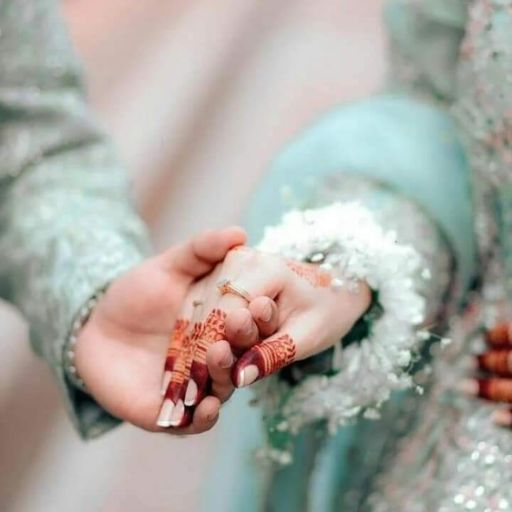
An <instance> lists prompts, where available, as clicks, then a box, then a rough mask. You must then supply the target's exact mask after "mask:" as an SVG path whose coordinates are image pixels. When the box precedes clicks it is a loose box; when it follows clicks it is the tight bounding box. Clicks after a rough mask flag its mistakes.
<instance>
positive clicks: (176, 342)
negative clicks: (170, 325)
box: [165, 318, 190, 371]
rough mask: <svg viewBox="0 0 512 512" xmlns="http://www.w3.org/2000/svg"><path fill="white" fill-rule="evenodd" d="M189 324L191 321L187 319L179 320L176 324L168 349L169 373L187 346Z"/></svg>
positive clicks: (166, 360)
mask: <svg viewBox="0 0 512 512" xmlns="http://www.w3.org/2000/svg"><path fill="white" fill-rule="evenodd" d="M189 324H190V321H189V320H187V319H186V318H178V320H176V323H175V324H174V330H173V332H172V334H171V339H170V341H169V347H168V349H167V357H166V359H165V369H166V370H168V371H172V368H173V366H174V362H175V361H176V359H177V358H178V356H179V354H180V352H181V350H182V349H183V347H184V345H185V339H186V334H187V329H188V326H189Z"/></svg>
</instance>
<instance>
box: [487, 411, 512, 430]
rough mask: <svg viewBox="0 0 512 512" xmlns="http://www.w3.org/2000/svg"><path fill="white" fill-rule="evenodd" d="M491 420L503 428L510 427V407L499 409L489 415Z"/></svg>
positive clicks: (511, 416) (511, 420) (511, 418)
mask: <svg viewBox="0 0 512 512" xmlns="http://www.w3.org/2000/svg"><path fill="white" fill-rule="evenodd" d="M491 419H492V421H493V422H494V423H495V424H496V425H498V426H500V427H505V428H512V409H499V410H497V411H494V412H493V414H492V415H491Z"/></svg>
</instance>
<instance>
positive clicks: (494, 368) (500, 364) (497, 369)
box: [476, 350, 512, 377]
mask: <svg viewBox="0 0 512 512" xmlns="http://www.w3.org/2000/svg"><path fill="white" fill-rule="evenodd" d="M476 361H477V365H478V368H479V369H480V370H484V371H488V372H492V373H495V374H496V375H499V376H502V377H510V376H512V351H510V350H490V351H489V352H485V353H483V354H480V355H478V356H476Z"/></svg>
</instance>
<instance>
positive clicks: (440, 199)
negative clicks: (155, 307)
mask: <svg viewBox="0 0 512 512" xmlns="http://www.w3.org/2000/svg"><path fill="white" fill-rule="evenodd" d="M340 171H347V172H350V173H351V174H354V173H355V174H357V173H359V174H361V175H362V176H365V177H369V178H374V179H376V180H379V181H382V182H384V183H387V184H389V185H391V186H392V187H394V188H395V189H396V190H397V191H399V192H401V193H403V194H406V195H407V196H409V197H410V198H412V199H414V200H415V201H417V202H418V203H419V204H421V205H422V206H423V207H424V209H425V210H426V211H427V212H429V214H430V215H431V216H432V217H433V219H435V221H437V223H438V225H439V226H440V227H441V229H442V230H443V231H444V232H445V234H446V236H447V238H448V240H449V242H450V243H451V245H452V247H453V250H454V251H455V254H456V260H457V263H458V265H459V276H460V281H461V282H462V283H463V287H467V286H468V284H469V282H470V280H471V277H472V276H473V274H474V271H475V259H476V258H475V253H476V250H475V240H474V236H473V226H472V205H471V194H470V181H469V176H468V169H467V165H466V160H465V157H464V153H463V149H462V147H461V145H460V144H459V142H458V140H457V139H456V136H455V127H454V125H453V123H452V121H451V119H450V117H449V116H448V114H446V113H445V112H443V111H442V110H441V109H438V108H436V107H434V106H430V105H427V104H425V103H422V102H419V101H416V100H413V99H409V98H407V97H404V96H402V97H400V96H389V95H383V96H379V97H375V98H371V99H368V100H365V101H361V102H358V103H355V104H351V105H347V106H341V107H339V108H337V109H335V110H333V111H331V112H330V113H329V114H327V115H326V116H324V117H323V118H322V119H320V120H319V121H318V122H317V123H316V124H314V125H313V126H312V127H310V128H308V129H306V130H305V131H304V133H303V134H302V135H301V136H299V137H298V138H297V139H296V140H295V141H293V142H292V143H291V144H289V145H288V146H287V147H286V148H285V149H284V151H283V152H282V153H281V154H280V155H279V156H278V158H277V159H276V160H275V162H274V164H273V165H272V166H271V168H270V170H269V172H268V173H267V174H266V176H265V177H264V179H263V181H262V182H261V184H260V186H259V187H258V189H257V191H256V193H255V195H254V198H253V200H252V202H251V204H250V205H249V208H248V214H247V221H246V227H247V228H248V230H249V234H250V239H251V242H252V243H256V242H257V241H258V240H259V239H260V237H261V236H262V233H263V230H264V227H265V226H266V225H269V224H273V223H275V222H277V221H278V220H279V218H280V217H281V215H282V214H283V213H284V212H285V211H286V210H287V209H289V208H290V207H293V206H297V205H298V206H300V205H301V204H302V203H304V202H305V201H307V198H308V196H309V195H310V192H311V191H312V189H313V188H314V187H315V183H318V180H319V179H320V178H321V177H322V176H326V175H329V174H332V173H335V172H340ZM355 199H356V198H355ZM233 400H234V401H233V403H232V404H231V405H230V406H229V408H228V409H227V411H226V414H225V415H224V418H223V421H222V422H221V424H220V432H219V435H220V442H219V444H218V446H219V451H218V455H217V457H216V458H215V460H214V463H213V468H214V470H213V472H212V478H211V479H209V483H208V489H207V492H206V494H205V500H204V503H203V507H202V510H205V511H208V512H217V511H218V512H238V511H239V510H244V511H246V512H253V511H254V512H257V511H260V510H265V511H269V510H279V511H286V510H290V511H293V512H299V511H300V510H303V509H305V508H306V507H307V506H308V504H307V503H306V502H305V501H306V500H304V499H302V501H301V497H302V496H303V492H301V489H302V491H304V486H305V484H304V481H305V479H306V477H307V475H305V471H308V472H309V470H308V469H307V467H306V466H308V464H306V463H305V462H306V461H305V460H301V459H300V458H299V457H296V461H297V463H296V464H294V465H293V466H292V467H290V468H288V469H286V470H284V471H281V472H280V473H278V474H277V475H274V478H276V479H277V480H276V481H278V482H279V485H274V486H273V488H274V489H277V492H274V493H273V495H272V496H270V497H268V496H266V491H267V490H268V484H269V482H268V481H266V480H265V478H268V475H267V476H265V475H264V473H263V472H261V471H259V470H258V469H257V468H256V466H255V463H254V459H253V458H252V456H251V453H252V451H253V450H254V449H256V448H258V447H259V446H261V445H262V443H263V434H262V430H261V429H262V427H261V423H262V422H261V419H259V416H260V414H259V411H258V409H256V408H253V409H250V408H249V407H248V405H247V394H246V392H244V394H241V395H240V396H238V397H235V398H234V399H233ZM354 433H355V430H354V428H346V429H342V430H341V431H340V432H339V433H338V435H337V436H336V437H335V438H333V439H331V440H329V441H328V443H329V445H328V447H327V449H326V450H324V453H323V455H322V458H321V460H320V461H319V464H318V465H317V468H316V471H315V475H314V478H313V480H312V487H311V488H312V491H313V492H312V493H311V495H310V496H309V497H308V500H307V501H309V509H310V510H315V512H322V511H324V510H330V508H331V504H332V503H333V501H334V499H335V491H336V486H337V483H339V482H340V481H341V480H342V479H343V474H344V472H345V471H346V467H345V463H346V457H345V456H344V455H343V454H346V452H347V450H348V449H349V448H350V446H351V442H352V438H353V436H354ZM305 442H307V440H306V439H305V438H304V439H301V440H299V442H298V444H297V446H296V450H297V451H301V450H302V454H303V455H304V454H305V453H307V448H306V447H304V446H301V443H305ZM329 446H330V448H329ZM331 448H332V449H331ZM332 455H336V456H337V459H336V460H333V459H332V457H330V456H332ZM301 469H302V474H301V473H300V471H301ZM334 470H335V471H334ZM299 487H300V489H299ZM263 500H270V501H269V502H267V503H266V505H265V506H264V505H263V503H264V501H263ZM285 504H286V506H287V507H288V508H283V507H285Z"/></svg>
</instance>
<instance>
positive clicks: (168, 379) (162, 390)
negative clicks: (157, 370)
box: [160, 370, 172, 396]
mask: <svg viewBox="0 0 512 512" xmlns="http://www.w3.org/2000/svg"><path fill="white" fill-rule="evenodd" d="M171 377H172V372H170V371H169V370H167V371H166V372H165V373H164V378H163V379H162V387H161V388H160V394H161V395H162V396H164V395H165V392H166V391H167V388H168V387H169V382H171Z"/></svg>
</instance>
